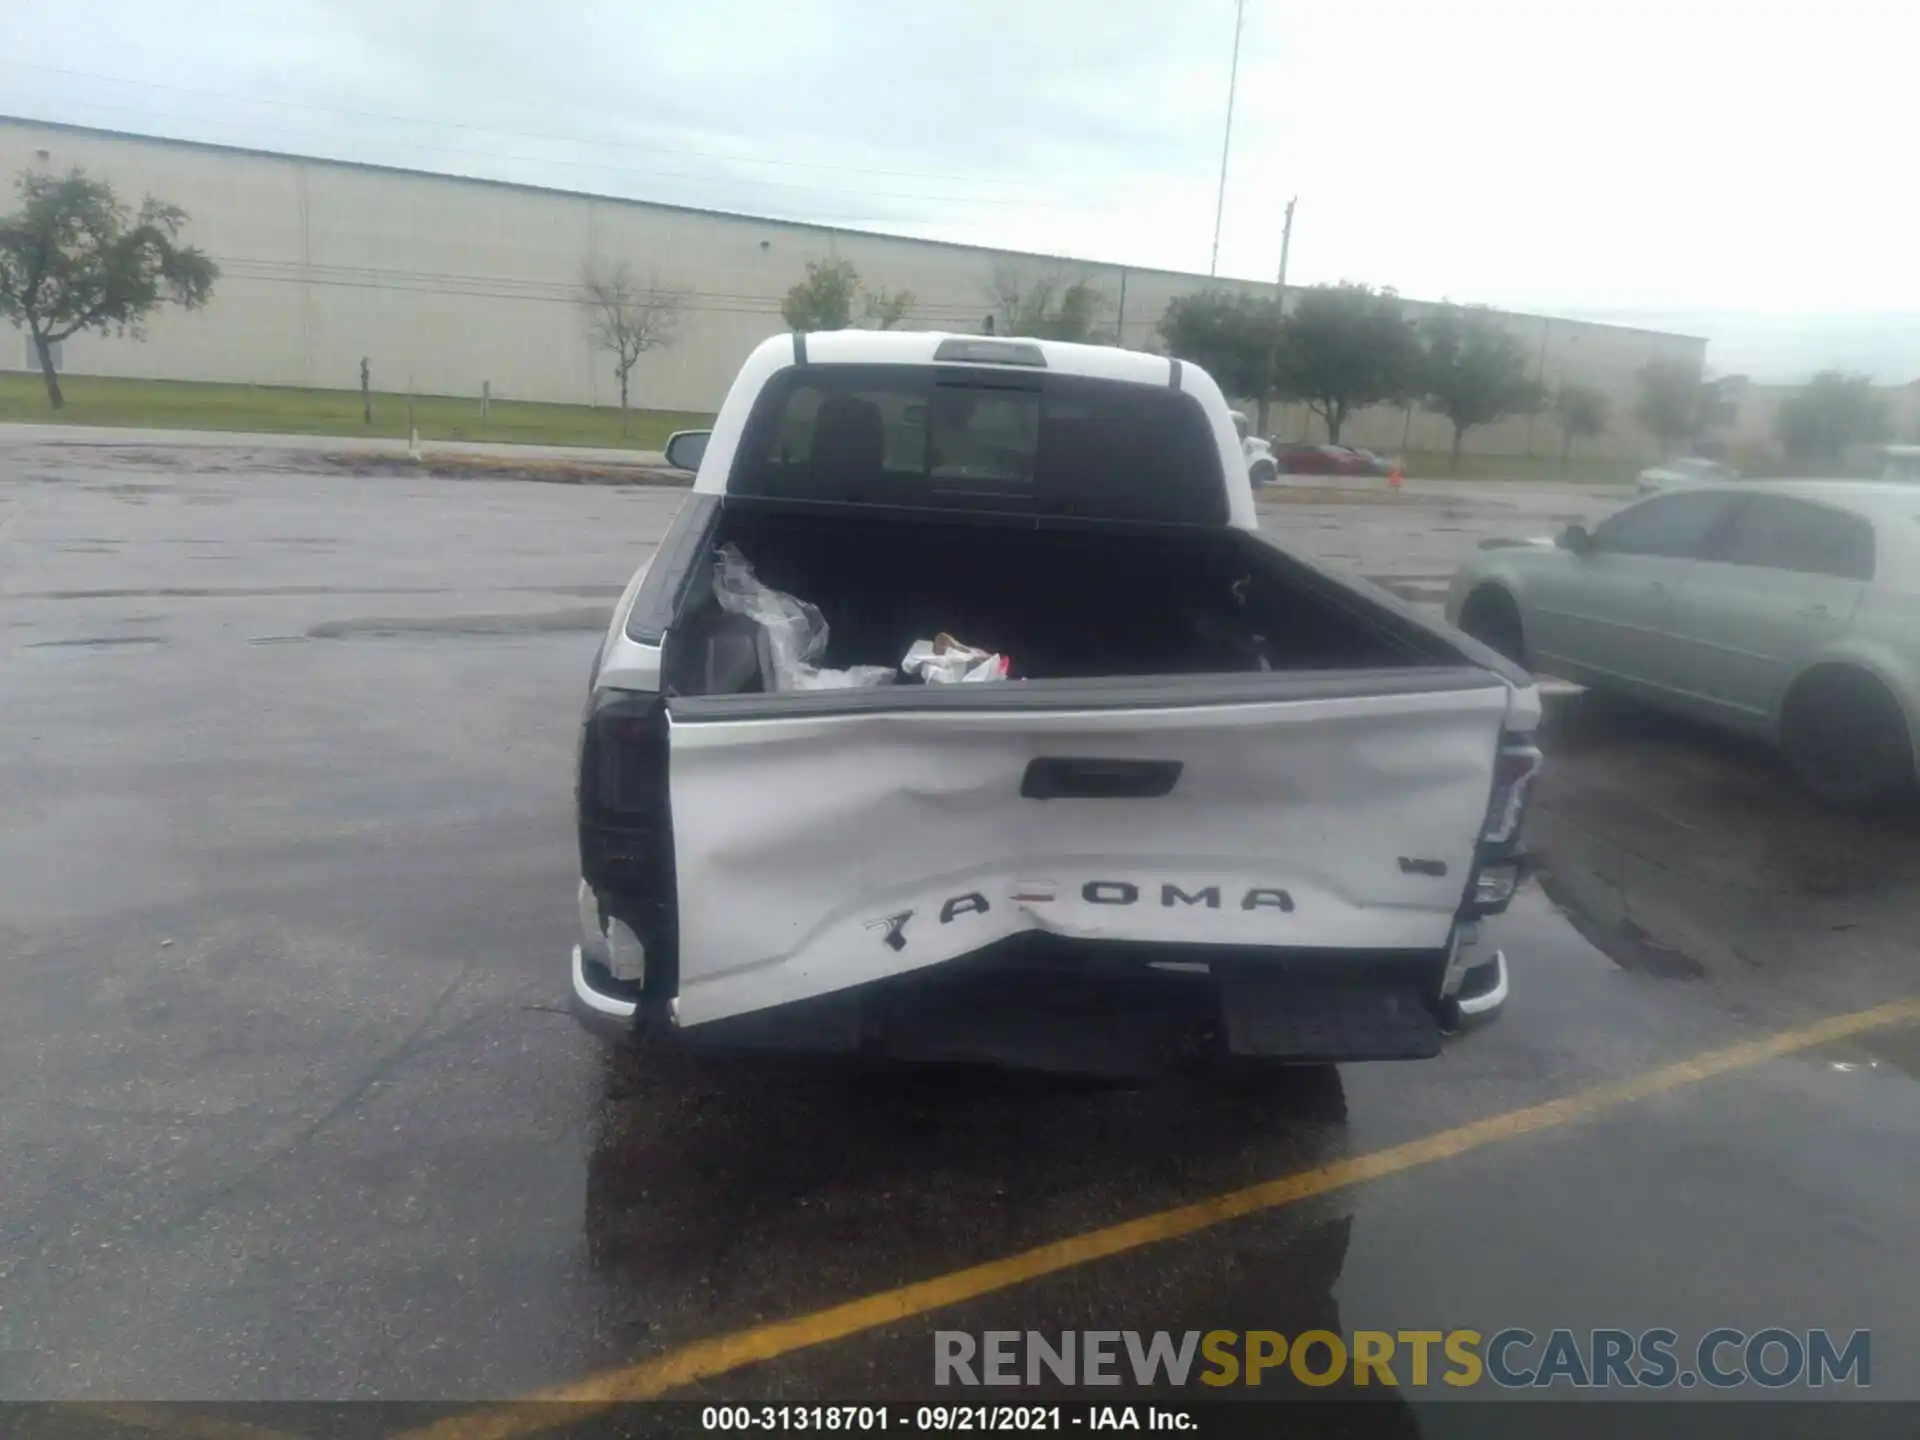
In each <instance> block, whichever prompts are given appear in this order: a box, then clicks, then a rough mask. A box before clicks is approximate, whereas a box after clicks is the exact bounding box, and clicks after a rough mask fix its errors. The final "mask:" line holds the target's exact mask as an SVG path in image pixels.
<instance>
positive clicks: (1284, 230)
mask: <svg viewBox="0 0 1920 1440" xmlns="http://www.w3.org/2000/svg"><path fill="white" fill-rule="evenodd" d="M1299 203H1300V197H1299V196H1298V195H1296V196H1294V197H1293V198H1292V199H1291V200H1289V201H1287V220H1286V224H1284V225H1283V226H1281V228H1280V279H1279V281H1278V282H1277V283H1276V284H1275V285H1274V290H1273V298H1274V302H1275V303H1276V304H1278V305H1279V307H1280V310H1281V313H1282V314H1284V313H1285V312H1286V308H1287V252H1288V251H1289V250H1291V249H1292V248H1293V207H1294V206H1296V205H1298V204H1299Z"/></svg>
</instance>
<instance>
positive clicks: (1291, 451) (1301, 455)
mask: <svg viewBox="0 0 1920 1440" xmlns="http://www.w3.org/2000/svg"><path fill="white" fill-rule="evenodd" d="M1274 459H1275V460H1276V461H1277V462H1278V463H1279V465H1280V468H1281V470H1282V471H1284V472H1285V473H1287V474H1289V475H1384V474H1386V473H1387V471H1388V469H1389V468H1391V467H1390V464H1389V462H1388V461H1386V460H1383V459H1382V458H1381V457H1380V456H1378V455H1376V454H1374V453H1373V452H1372V451H1371V450H1357V449H1354V448H1353V447H1352V446H1349V445H1283V446H1281V447H1280V448H1279V449H1278V450H1276V451H1274Z"/></svg>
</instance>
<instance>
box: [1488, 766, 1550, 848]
mask: <svg viewBox="0 0 1920 1440" xmlns="http://www.w3.org/2000/svg"><path fill="white" fill-rule="evenodd" d="M1540 760H1541V756H1540V752H1539V750H1537V749H1536V748H1534V747H1533V746H1532V745H1530V744H1527V743H1526V742H1524V741H1517V740H1508V741H1506V742H1505V743H1503V744H1502V745H1501V747H1500V754H1499V755H1498V756H1497V757H1496V758H1495V760H1494V767H1493V798H1492V800H1491V802H1490V803H1489V804H1488V806H1487V823H1486V825H1485V826H1484V827H1483V828H1482V830H1481V832H1480V839H1481V842H1482V843H1483V844H1487V845H1505V844H1508V843H1510V842H1511V841H1512V840H1513V839H1514V837H1515V836H1516V835H1518V834H1519V833H1520V822H1521V820H1522V819H1523V818H1524V817H1525V815H1526V813H1527V794H1528V792H1529V791H1530V790H1532V788H1533V778H1534V776H1536V775H1538V774H1539V773H1540Z"/></svg>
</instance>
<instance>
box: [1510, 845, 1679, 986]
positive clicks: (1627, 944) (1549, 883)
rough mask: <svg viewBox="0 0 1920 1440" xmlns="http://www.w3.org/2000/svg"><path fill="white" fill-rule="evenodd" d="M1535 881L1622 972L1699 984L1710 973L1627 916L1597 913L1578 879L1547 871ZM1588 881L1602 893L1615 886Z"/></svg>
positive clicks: (1591, 878)
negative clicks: (1693, 981)
mask: <svg viewBox="0 0 1920 1440" xmlns="http://www.w3.org/2000/svg"><path fill="white" fill-rule="evenodd" d="M1535 879H1537V880H1538V881H1539V884H1540V893H1541V894H1543V895H1545V896H1546V897H1547V899H1548V901H1549V902H1550V903H1551V904H1552V905H1553V908H1554V909H1555V910H1557V911H1559V912H1560V914H1561V915H1562V916H1563V917H1564V918H1565V919H1566V921H1567V923H1568V924H1569V925H1571V926H1573V928H1574V930H1575V931H1576V932H1577V933H1578V934H1579V936H1580V938H1581V939H1583V940H1585V941H1586V942H1587V943H1588V944H1589V945H1591V946H1593V948H1594V949H1596V950H1598V951H1599V952H1600V953H1601V954H1602V955H1605V956H1606V957H1607V958H1608V959H1609V960H1611V961H1613V963H1614V964H1616V965H1618V966H1619V967H1620V968H1621V969H1622V970H1631V971H1633V972H1634V973H1635V974H1639V975H1652V976H1654V977H1656V978H1657V979H1662V980H1698V979H1700V978H1701V977H1702V976H1704V975H1705V974H1706V973H1707V967H1706V966H1705V965H1703V964H1701V962H1700V961H1699V960H1698V959H1696V958H1695V957H1693V956H1692V955H1689V954H1687V953H1686V952H1685V951H1682V950H1676V949H1675V948H1673V947H1672V946H1670V945H1663V944H1661V943H1660V942H1659V941H1658V940H1656V939H1654V937H1653V936H1652V935H1651V934H1649V933H1648V932H1647V931H1646V930H1645V929H1643V928H1642V927H1641V926H1639V925H1637V924H1635V923H1634V922H1633V920H1632V919H1630V918H1629V917H1627V916H1626V915H1620V916H1618V917H1611V918H1610V917H1607V916H1603V915H1601V914H1599V913H1597V911H1596V910H1595V908H1594V907H1593V906H1592V905H1591V904H1590V903H1589V901H1588V899H1587V897H1586V894H1585V893H1584V892H1585V891H1586V890H1587V888H1588V887H1587V886H1586V885H1583V884H1581V883H1579V881H1578V879H1577V877H1575V878H1573V879H1572V883H1570V877H1568V876H1566V875H1563V874H1560V873H1557V872H1555V871H1552V870H1546V869H1543V870H1541V871H1540V872H1539V873H1538V874H1537V875H1536V876H1535ZM1587 879H1588V880H1589V881H1590V882H1591V884H1592V885H1594V886H1596V887H1598V888H1601V889H1605V888H1607V887H1609V886H1611V884H1612V882H1611V881H1609V880H1608V879H1606V877H1604V876H1599V875H1593V876H1589V877H1587Z"/></svg>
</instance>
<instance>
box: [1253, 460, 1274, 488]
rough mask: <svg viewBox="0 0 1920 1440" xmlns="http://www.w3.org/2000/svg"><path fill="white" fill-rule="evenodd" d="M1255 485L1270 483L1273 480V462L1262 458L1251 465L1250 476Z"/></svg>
mask: <svg viewBox="0 0 1920 1440" xmlns="http://www.w3.org/2000/svg"><path fill="white" fill-rule="evenodd" d="M1249 478H1251V479H1252V481H1253V483H1254V484H1255V485H1271V484H1272V483H1273V481H1274V469H1273V462H1271V461H1269V460H1262V461H1260V462H1259V463H1258V464H1257V465H1255V466H1254V467H1253V470H1252V472H1251V474H1250V477H1249Z"/></svg>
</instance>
